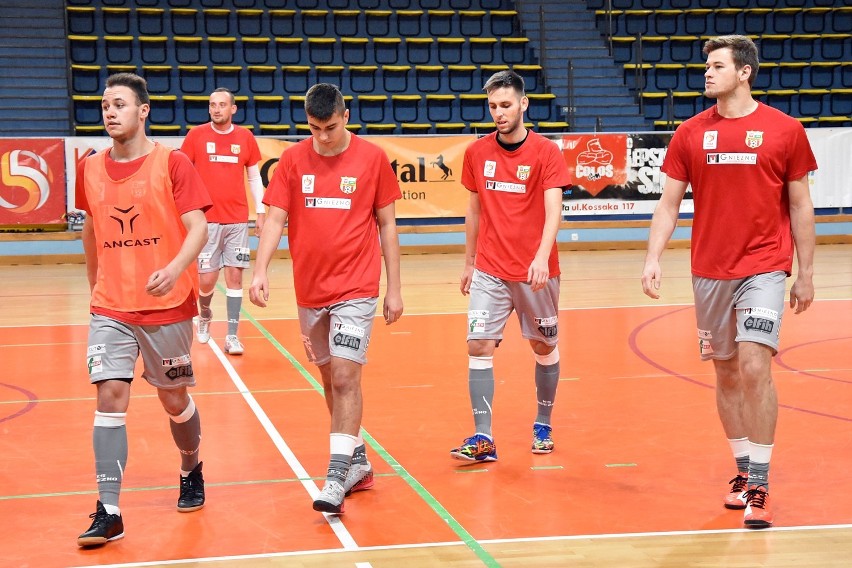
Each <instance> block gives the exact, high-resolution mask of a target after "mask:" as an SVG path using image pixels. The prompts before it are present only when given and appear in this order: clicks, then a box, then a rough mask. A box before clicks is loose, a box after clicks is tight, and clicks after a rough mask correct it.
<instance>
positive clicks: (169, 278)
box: [145, 266, 178, 296]
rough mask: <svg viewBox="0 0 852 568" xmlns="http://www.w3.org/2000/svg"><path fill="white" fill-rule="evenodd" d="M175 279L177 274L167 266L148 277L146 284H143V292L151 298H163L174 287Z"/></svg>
mask: <svg viewBox="0 0 852 568" xmlns="http://www.w3.org/2000/svg"><path fill="white" fill-rule="evenodd" d="M177 279H178V274H177V273H175V271H174V269H172V268H169V267H168V266H166V267H165V268H161V269H159V270H156V271H154V273H153V274H151V276H149V277H148V282H147V283H146V284H145V292H147V293H148V294H150V295H152V296H165V295H166V294H168V293H169V292H171V291H172V288H174V287H175V283H177Z"/></svg>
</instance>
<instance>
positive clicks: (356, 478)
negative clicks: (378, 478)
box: [343, 462, 373, 497]
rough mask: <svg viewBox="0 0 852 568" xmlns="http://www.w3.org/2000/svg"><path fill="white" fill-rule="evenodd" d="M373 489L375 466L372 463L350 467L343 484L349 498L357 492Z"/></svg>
mask: <svg viewBox="0 0 852 568" xmlns="http://www.w3.org/2000/svg"><path fill="white" fill-rule="evenodd" d="M372 488H373V466H372V465H371V464H370V462H367V463H353V464H352V465H351V466H349V472H348V473H347V474H346V481H344V482H343V489H344V491H346V496H347V497H348V496H349V494H350V493H354V492H355V491H364V490H366V489H372Z"/></svg>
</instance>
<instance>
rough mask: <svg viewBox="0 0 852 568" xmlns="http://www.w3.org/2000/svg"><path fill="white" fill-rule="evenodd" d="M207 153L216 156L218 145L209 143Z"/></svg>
mask: <svg viewBox="0 0 852 568" xmlns="http://www.w3.org/2000/svg"><path fill="white" fill-rule="evenodd" d="M207 153H208V154H215V153H216V143H215V142H208V143H207Z"/></svg>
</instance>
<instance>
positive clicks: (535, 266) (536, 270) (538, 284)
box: [527, 257, 550, 292]
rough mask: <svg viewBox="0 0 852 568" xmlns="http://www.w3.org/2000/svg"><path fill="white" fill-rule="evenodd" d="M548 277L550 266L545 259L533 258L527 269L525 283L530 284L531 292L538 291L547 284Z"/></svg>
mask: <svg viewBox="0 0 852 568" xmlns="http://www.w3.org/2000/svg"><path fill="white" fill-rule="evenodd" d="M548 278H550V267H549V266H548V262H547V259H545V260H541V259H539V258H538V257H536V258H534V259H533V261H532V264H530V267H529V269H527V284H529V285H530V287H531V288H532V291H533V292H538V291H539V290H541V289H542V288H544V285H545V284H547V280H548Z"/></svg>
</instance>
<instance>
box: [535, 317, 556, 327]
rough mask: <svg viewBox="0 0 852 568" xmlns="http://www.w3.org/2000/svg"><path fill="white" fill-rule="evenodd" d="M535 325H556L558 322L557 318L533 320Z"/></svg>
mask: <svg viewBox="0 0 852 568" xmlns="http://www.w3.org/2000/svg"><path fill="white" fill-rule="evenodd" d="M533 321H535V324H536V325H556V322H557V321H559V316H553V317H550V318H533Z"/></svg>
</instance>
